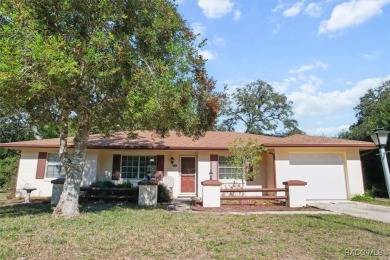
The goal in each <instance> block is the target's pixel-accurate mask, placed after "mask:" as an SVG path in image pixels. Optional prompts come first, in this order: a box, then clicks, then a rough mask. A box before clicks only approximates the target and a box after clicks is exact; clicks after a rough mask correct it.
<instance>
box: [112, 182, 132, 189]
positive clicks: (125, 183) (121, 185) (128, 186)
mask: <svg viewBox="0 0 390 260" xmlns="http://www.w3.org/2000/svg"><path fill="white" fill-rule="evenodd" d="M116 187H117V188H128V189H130V188H134V185H133V184H132V183H131V182H124V183H120V184H118V185H116Z"/></svg>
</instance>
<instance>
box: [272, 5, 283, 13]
mask: <svg viewBox="0 0 390 260" xmlns="http://www.w3.org/2000/svg"><path fill="white" fill-rule="evenodd" d="M283 8H284V5H283V4H278V5H277V6H276V7H275V8H274V9H272V10H271V11H272V12H273V13H277V12H279V11H280V10H282V9H283Z"/></svg>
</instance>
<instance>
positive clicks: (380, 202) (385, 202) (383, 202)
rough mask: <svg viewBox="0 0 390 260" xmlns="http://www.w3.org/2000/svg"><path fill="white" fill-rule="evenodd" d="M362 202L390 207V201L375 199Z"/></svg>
mask: <svg viewBox="0 0 390 260" xmlns="http://www.w3.org/2000/svg"><path fill="white" fill-rule="evenodd" d="M362 202H365V203H369V204H375V205H382V206H388V207H390V200H378V199H375V200H373V201H362Z"/></svg>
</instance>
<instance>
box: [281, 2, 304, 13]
mask: <svg viewBox="0 0 390 260" xmlns="http://www.w3.org/2000/svg"><path fill="white" fill-rule="evenodd" d="M304 2H305V1H300V2H296V3H295V4H293V6H291V7H290V8H289V9H286V10H284V12H283V16H285V17H294V16H297V15H298V14H299V13H300V12H301V10H302V7H303V4H304Z"/></svg>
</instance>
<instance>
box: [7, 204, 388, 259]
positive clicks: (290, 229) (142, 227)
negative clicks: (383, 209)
mask: <svg viewBox="0 0 390 260" xmlns="http://www.w3.org/2000/svg"><path fill="white" fill-rule="evenodd" d="M81 210H82V215H81V216H80V217H78V218H75V219H53V218H52V217H51V212H52V207H51V206H50V205H48V204H20V205H14V206H0V259H4V258H11V259H15V258H27V259H30V258H33V259H52V258H54V259H58V258H66V259H106V258H107V259H118V258H127V259H193V258H196V259H210V258H216V259H263V258H270V257H275V258H292V259H298V258H299V259H302V258H305V259H312V258H319V259H321V258H323V259H329V258H331V259H335V258H336V259H337V258H343V257H344V255H345V252H346V250H357V251H355V252H358V253H359V252H360V253H361V252H364V251H359V250H376V251H373V252H374V253H375V252H376V253H378V252H379V253H385V254H388V255H387V256H385V255H383V256H381V257H382V258H386V257H389V255H390V225H389V224H385V223H381V222H376V221H370V220H365V219H360V218H355V217H349V216H344V215H292V214H291V215H222V214H213V213H192V212H184V213H178V212H168V211H166V210H164V209H158V208H157V209H145V208H144V209H143V208H138V207H137V206H134V205H132V204H127V203H122V204H117V203H85V204H82V206H81ZM381 257H379V258H377V259H380V258H381Z"/></svg>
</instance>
